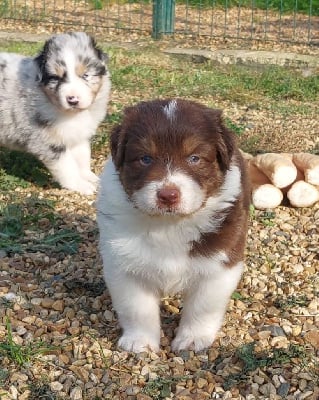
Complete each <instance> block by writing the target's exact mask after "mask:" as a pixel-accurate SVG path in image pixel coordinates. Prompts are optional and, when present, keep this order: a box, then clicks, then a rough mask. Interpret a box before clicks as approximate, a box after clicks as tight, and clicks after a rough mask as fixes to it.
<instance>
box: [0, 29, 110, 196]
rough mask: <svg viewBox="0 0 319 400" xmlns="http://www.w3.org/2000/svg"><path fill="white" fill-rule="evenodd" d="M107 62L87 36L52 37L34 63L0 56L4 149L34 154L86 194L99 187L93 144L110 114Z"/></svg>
mask: <svg viewBox="0 0 319 400" xmlns="http://www.w3.org/2000/svg"><path fill="white" fill-rule="evenodd" d="M107 59H108V57H107V55H106V54H104V53H103V52H102V51H101V50H100V49H99V48H98V47H97V46H96V44H95V41H94V39H93V38H92V37H91V36H89V35H87V34H86V33H84V32H72V33H65V34H59V35H55V36H52V37H51V38H50V39H49V40H48V41H47V42H46V43H45V45H44V48H43V50H42V51H41V52H40V54H38V55H37V56H36V57H33V58H32V57H25V56H22V55H19V54H13V53H0V145H2V146H5V147H8V148H11V149H16V150H22V151H26V152H28V153H31V154H33V155H35V156H36V157H37V158H38V159H40V160H41V161H42V162H43V163H44V165H45V166H46V167H47V168H48V170H49V171H50V172H51V174H52V175H53V178H54V179H55V180H56V181H57V182H59V184H60V185H61V186H62V187H64V188H66V189H70V190H74V191H78V192H80V193H82V194H92V193H94V191H95V189H96V185H97V182H98V178H97V176H96V175H95V174H94V173H93V172H92V171H91V168H90V161H91V149H90V139H91V137H92V136H93V135H94V134H95V131H96V129H97V127H98V125H99V123H100V122H101V121H102V120H103V118H104V117H105V114H106V107H107V103H108V99H109V92H110V87H111V83H110V78H109V72H108V69H107V65H106V63H107Z"/></svg>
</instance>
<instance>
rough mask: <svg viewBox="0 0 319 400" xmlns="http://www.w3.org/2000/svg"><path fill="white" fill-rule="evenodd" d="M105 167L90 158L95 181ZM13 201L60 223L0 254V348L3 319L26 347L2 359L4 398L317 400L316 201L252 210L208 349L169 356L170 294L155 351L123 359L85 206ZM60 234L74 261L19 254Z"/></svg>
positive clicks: (73, 198)
mask: <svg viewBox="0 0 319 400" xmlns="http://www.w3.org/2000/svg"><path fill="white" fill-rule="evenodd" d="M103 162H104V157H102V156H100V157H97V158H96V159H95V169H96V171H97V172H98V171H100V170H101V168H102V164H103ZM14 195H15V196H16V198H20V199H21V201H23V202H24V204H25V205H26V209H27V210H28V212H29V213H30V214H32V207H35V208H36V205H34V203H32V198H33V196H36V198H37V199H40V201H41V199H43V201H47V200H48V199H50V200H54V201H55V207H54V214H55V215H54V217H56V218H58V220H59V223H57V224H56V225H53V226H52V223H51V222H50V219H48V218H47V217H43V218H42V219H41V218H40V219H39V220H38V222H37V229H36V230H34V229H27V230H26V231H25V240H24V243H26V250H25V251H24V252H22V253H21V254H15V253H14V252H12V253H11V252H7V253H5V252H3V251H2V252H1V254H0V301H1V303H2V307H1V308H0V318H1V321H2V324H1V325H0V343H1V342H2V343H8V337H9V335H8V328H9V327H8V322H9V323H10V327H11V330H12V340H13V341H14V343H16V344H17V346H18V347H19V348H21V349H24V350H26V349H31V350H32V351H31V350H30V351H29V352H25V353H24V361H26V363H25V364H24V365H18V363H17V360H16V359H15V360H14V361H13V357H12V354H10V353H9V352H5V351H3V348H2V351H0V357H1V358H0V360H1V363H0V384H2V387H3V389H2V391H1V392H0V393H1V394H2V397H1V399H2V400H9V399H10V400H11V399H19V400H23V399H33V400H35V399H71V400H80V399H92V400H99V399H132V400H133V399H136V400H147V399H165V398H167V399H169V398H174V399H175V398H176V399H183V400H188V399H210V398H211V399H214V398H215V399H247V400H253V399H300V400H301V399H312V400H316V399H318V396H319V390H318V383H319V371H318V358H317V357H318V352H319V313H318V311H319V299H318V289H319V281H318V270H319V258H318V243H319V232H318V220H319V204H317V205H316V206H314V207H313V208H309V209H292V208H288V207H279V208H278V209H276V210H275V212H273V213H266V212H259V211H255V212H252V215H251V220H250V226H249V234H248V241H247V252H246V255H247V262H246V269H245V273H244V275H243V278H242V280H241V282H240V285H239V287H238V290H237V291H236V292H235V294H234V296H233V299H232V300H231V301H230V304H229V308H228V312H227V315H226V318H225V322H224V325H223V328H222V330H221V332H220V334H219V335H218V338H217V339H216V341H215V342H214V344H213V346H212V347H211V348H210V349H209V350H207V351H205V352H202V353H200V354H194V352H193V351H184V352H181V353H180V354H174V353H172V352H171V350H170V343H171V339H172V337H173V332H174V329H175V328H176V326H177V322H178V319H179V314H180V307H181V304H180V299H179V298H178V297H176V298H166V299H163V303H162V309H161V315H162V321H163V333H162V339H161V345H162V350H161V352H160V353H159V354H155V353H150V354H147V353H145V354H144V353H143V354H139V355H133V354H130V353H127V352H124V351H120V350H119V349H118V348H117V347H116V342H117V339H118V336H119V327H118V324H117V319H116V315H115V313H114V312H113V310H112V305H111V299H110V297H109V295H108V293H107V290H106V288H105V286H104V282H103V279H102V273H101V259H100V256H99V254H98V251H97V228H96V222H95V211H94V197H93V196H92V197H91V198H88V197H82V196H80V195H77V194H74V193H70V192H68V191H65V190H58V189H47V190H44V191H43V192H41V193H39V189H37V188H33V189H31V190H30V188H29V189H28V190H25V189H20V190H17V191H16V193H15V194H14ZM8 196H9V194H8V195H5V194H2V195H1V198H0V201H7V200H8ZM53 219H54V218H53ZM58 229H69V230H72V231H74V232H76V233H77V234H78V236H79V238H80V243H79V247H78V250H77V251H76V253H75V254H67V251H62V250H60V251H57V250H56V248H55V247H53V246H52V247H51V248H47V249H46V250H45V251H28V250H27V249H28V248H30V249H31V248H32V245H34V243H36V242H37V240H40V241H41V238H43V237H44V236H45V233H48V232H51V233H52V231H54V230H58ZM27 355H29V357H27Z"/></svg>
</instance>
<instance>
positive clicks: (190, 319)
mask: <svg viewBox="0 0 319 400" xmlns="http://www.w3.org/2000/svg"><path fill="white" fill-rule="evenodd" d="M242 269H243V263H242V262H240V263H238V264H237V265H235V266H234V267H232V268H226V267H222V270H221V271H220V272H219V273H218V276H214V277H213V278H205V277H204V278H203V279H202V281H200V282H199V283H197V284H196V287H195V288H191V289H190V291H189V292H188V293H186V296H185V299H184V307H183V314H182V318H181V322H180V325H179V328H178V331H177V335H176V337H175V339H174V340H173V342H172V349H173V351H179V350H184V349H190V348H193V349H194V350H195V351H200V350H203V349H205V348H206V347H209V346H210V345H211V344H212V343H213V341H214V339H215V336H216V334H217V332H218V330H219V329H220V327H221V325H222V322H223V318H224V314H225V310H226V307H227V304H228V302H229V299H230V296H231V294H232V292H233V291H234V290H235V288H236V286H237V284H238V281H239V279H240V276H241V273H242Z"/></svg>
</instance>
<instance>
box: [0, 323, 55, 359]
mask: <svg viewBox="0 0 319 400" xmlns="http://www.w3.org/2000/svg"><path fill="white" fill-rule="evenodd" d="M6 331H7V337H6V340H5V341H4V342H1V343H0V355H1V356H2V357H7V358H8V359H9V360H10V361H12V362H13V363H15V364H16V365H18V366H20V367H22V366H26V365H28V364H29V363H30V362H31V361H32V360H34V359H35V358H37V357H38V356H40V355H44V354H47V353H49V352H50V351H52V350H53V347H52V346H51V347H50V346H48V345H47V344H46V343H44V342H42V341H39V342H35V343H28V344H25V345H20V344H17V343H15V341H14V339H13V334H12V327H11V323H10V320H9V318H7V319H6Z"/></svg>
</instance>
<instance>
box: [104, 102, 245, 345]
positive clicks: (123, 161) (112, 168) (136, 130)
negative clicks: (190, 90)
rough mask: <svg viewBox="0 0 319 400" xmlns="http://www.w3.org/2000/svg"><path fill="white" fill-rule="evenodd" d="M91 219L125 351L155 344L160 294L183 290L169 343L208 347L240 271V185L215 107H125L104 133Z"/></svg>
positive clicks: (241, 174) (238, 165) (240, 167)
mask: <svg viewBox="0 0 319 400" xmlns="http://www.w3.org/2000/svg"><path fill="white" fill-rule="evenodd" d="M111 153H112V158H111V159H110V160H108V162H107V164H106V166H105V169H104V171H103V173H102V177H101V190H100V193H99V197H98V202H97V209H98V214H97V217H98V225H99V229H100V249H101V253H102V257H103V264H104V275H105V280H106V283H107V286H108V288H109V291H110V294H111V297H112V301H113V306H114V308H115V310H116V311H117V314H118V317H119V322H120V325H121V327H122V328H123V335H122V337H121V338H120V340H119V346H120V347H122V348H124V349H125V350H128V351H134V352H141V351H145V350H147V349H151V350H154V351H157V350H158V349H159V342H160V317H159V300H160V297H161V296H162V295H166V294H174V293H176V292H182V293H183V295H184V298H183V302H184V303H183V311H182V317H181V321H180V325H179V328H178V330H177V334H176V337H175V339H174V340H173V343H172V348H173V350H175V351H178V350H182V349H188V348H194V349H195V350H196V351H199V350H201V349H204V348H206V347H208V346H210V345H211V343H212V342H213V340H214V338H215V335H216V333H217V331H218V330H219V328H220V326H221V324H222V321H223V316H224V313H225V309H226V307H227V304H228V301H229V298H230V295H231V293H232V292H233V290H234V289H235V288H236V286H237V283H238V281H239V279H240V276H241V274H242V270H243V257H244V256H243V253H244V246H245V237H246V230H247V215H248V207H249V188H248V183H247V178H246V171H245V168H244V162H243V159H242V157H241V155H240V153H239V151H238V149H237V148H236V146H235V139H234V135H233V134H232V132H230V131H229V130H228V129H227V128H226V127H225V126H224V125H223V122H222V119H221V112H220V111H218V110H212V109H210V108H207V107H205V106H203V105H200V104H197V103H195V102H191V101H186V100H179V99H177V100H154V101H151V102H142V103H140V104H138V105H137V106H134V107H129V108H127V109H126V110H125V112H124V118H123V121H122V123H121V124H120V125H119V126H117V127H116V128H115V129H114V131H113V132H112V135H111Z"/></svg>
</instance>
